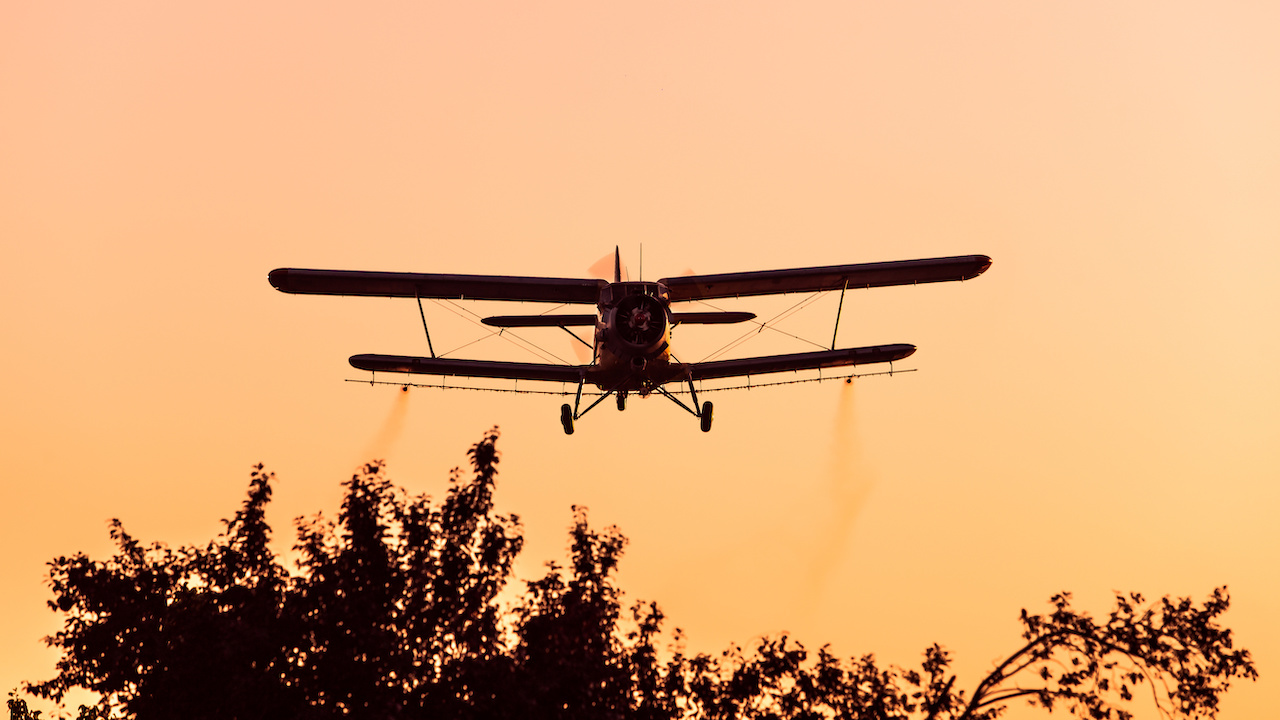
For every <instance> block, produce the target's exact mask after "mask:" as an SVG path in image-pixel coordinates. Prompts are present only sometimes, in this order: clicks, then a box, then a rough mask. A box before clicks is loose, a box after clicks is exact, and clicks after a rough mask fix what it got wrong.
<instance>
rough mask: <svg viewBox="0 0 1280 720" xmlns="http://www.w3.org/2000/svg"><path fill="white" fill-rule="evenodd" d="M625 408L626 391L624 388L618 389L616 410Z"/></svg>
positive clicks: (620, 410)
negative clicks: (622, 389)
mask: <svg viewBox="0 0 1280 720" xmlns="http://www.w3.org/2000/svg"><path fill="white" fill-rule="evenodd" d="M626 409H627V393H626V391H625V390H624V391H619V392H618V412H622V411H623V410H626Z"/></svg>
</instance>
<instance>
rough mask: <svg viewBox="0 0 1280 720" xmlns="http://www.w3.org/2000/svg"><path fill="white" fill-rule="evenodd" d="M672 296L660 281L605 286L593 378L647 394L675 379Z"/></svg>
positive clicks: (602, 385) (599, 310)
mask: <svg viewBox="0 0 1280 720" xmlns="http://www.w3.org/2000/svg"><path fill="white" fill-rule="evenodd" d="M669 297H670V296H669V294H668V291H667V288H666V286H665V285H663V284H662V283H657V282H615V283H611V284H609V285H607V286H605V287H604V288H602V289H601V291H600V302H599V303H598V304H597V306H596V309H597V319H596V331H595V342H594V345H595V354H596V360H595V362H596V371H595V372H594V373H592V376H593V377H592V379H591V381H592V382H593V383H594V384H595V385H596V386H597V387H599V388H600V389H601V390H610V389H612V390H621V391H639V392H641V393H642V394H646V393H648V391H649V390H652V389H653V388H654V387H655V386H656V385H660V384H662V383H664V382H668V381H669V380H670V379H671V376H672V370H671V368H670V364H671V327H672V314H671V307H670V299H669Z"/></svg>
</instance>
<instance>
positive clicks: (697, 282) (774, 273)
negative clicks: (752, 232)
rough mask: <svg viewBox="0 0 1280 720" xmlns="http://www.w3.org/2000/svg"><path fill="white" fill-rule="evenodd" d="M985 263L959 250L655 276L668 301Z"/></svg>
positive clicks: (957, 273) (884, 280) (944, 273)
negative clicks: (885, 258) (920, 256)
mask: <svg viewBox="0 0 1280 720" xmlns="http://www.w3.org/2000/svg"><path fill="white" fill-rule="evenodd" d="M989 267H991V258H989V257H987V256H986V255H960V256H956V257H945V258H929V259H926V260H899V261H896V262H878V263H859V264H855V265H827V266H824V267H810V268H794V269H791V270H762V271H759V272H745V273H723V274H720V275H689V276H685V277H674V278H666V279H663V280H659V281H658V282H660V283H662V284H663V285H666V286H667V289H668V290H670V292H671V301H672V302H676V301H679V300H702V299H711V298H725V297H737V296H740V295H773V294H776V293H793V292H818V291H821V290H840V289H841V288H844V287H850V288H869V287H884V286H886V285H914V284H916V283H930V282H943V281H946V280H968V279H970V278H974V277H977V276H978V275H981V274H982V272H983V271H984V270H986V269H987V268H989Z"/></svg>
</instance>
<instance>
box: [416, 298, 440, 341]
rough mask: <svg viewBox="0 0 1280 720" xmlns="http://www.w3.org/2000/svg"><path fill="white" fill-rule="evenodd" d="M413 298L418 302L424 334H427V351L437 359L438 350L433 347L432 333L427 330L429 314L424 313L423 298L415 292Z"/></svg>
mask: <svg viewBox="0 0 1280 720" xmlns="http://www.w3.org/2000/svg"><path fill="white" fill-rule="evenodd" d="M413 297H414V299H416V300H417V301H418V315H419V316H420V317H421V318H422V332H424V333H426V334H427V350H428V351H429V352H430V353H431V357H435V356H436V349H435V348H433V347H431V331H430V330H428V329H427V314H426V313H425V312H423V311H422V296H420V295H418V292H417V291H416V290H415V291H414V293H413Z"/></svg>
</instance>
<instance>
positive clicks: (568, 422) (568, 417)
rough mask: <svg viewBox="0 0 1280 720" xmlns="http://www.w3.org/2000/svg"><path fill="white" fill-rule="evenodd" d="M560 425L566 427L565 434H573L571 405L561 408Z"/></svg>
mask: <svg viewBox="0 0 1280 720" xmlns="http://www.w3.org/2000/svg"><path fill="white" fill-rule="evenodd" d="M560 424H561V425H563V426H564V434H565V435H572V434H573V408H571V407H569V403H565V404H564V405H561V406H560Z"/></svg>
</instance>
